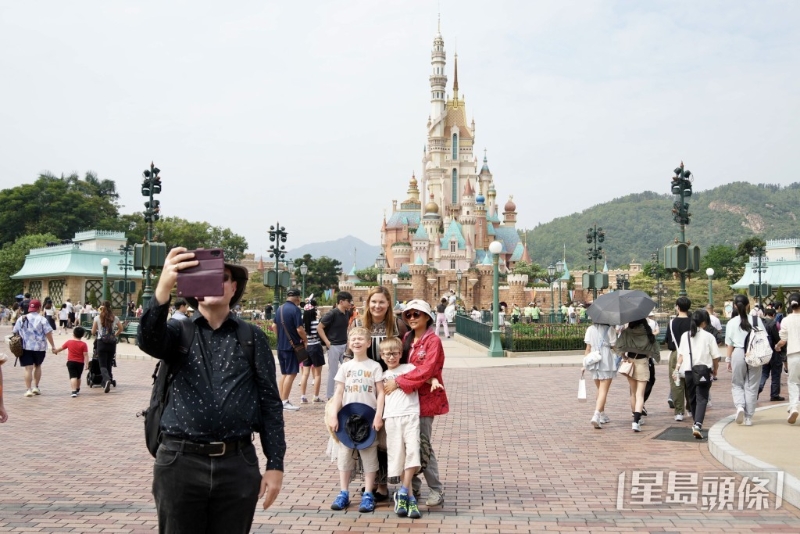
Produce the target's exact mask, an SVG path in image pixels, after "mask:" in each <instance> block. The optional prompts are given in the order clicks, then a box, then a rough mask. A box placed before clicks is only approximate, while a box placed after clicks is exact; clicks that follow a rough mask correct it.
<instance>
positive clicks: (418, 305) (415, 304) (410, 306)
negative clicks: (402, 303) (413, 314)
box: [403, 299, 436, 323]
mask: <svg viewBox="0 0 800 534" xmlns="http://www.w3.org/2000/svg"><path fill="white" fill-rule="evenodd" d="M408 310H419V311H421V312H422V313H424V314H425V315H427V316H428V317H430V318H431V321H433V322H434V323H435V322H436V317H434V316H433V313H431V306H430V304H428V303H427V302H425V301H424V300H421V299H414V300H410V301H408V303H407V304H406V308H405V309H404V310H403V313H404V314H405V313H406V312H407V311H408Z"/></svg>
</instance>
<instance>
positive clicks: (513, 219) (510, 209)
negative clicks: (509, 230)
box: [503, 195, 517, 226]
mask: <svg viewBox="0 0 800 534" xmlns="http://www.w3.org/2000/svg"><path fill="white" fill-rule="evenodd" d="M503 224H505V225H507V226H515V225H516V224H517V205H516V204H514V195H509V197H508V202H506V205H505V211H504V212H503Z"/></svg>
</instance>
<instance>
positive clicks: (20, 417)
mask: <svg viewBox="0 0 800 534" xmlns="http://www.w3.org/2000/svg"><path fill="white" fill-rule="evenodd" d="M4 330H5V327H3V328H0V334H4V333H5V331H4ZM59 339H60V340H63V339H66V338H65V337H63V336H60V337H59ZM445 345H446V353H447V358H448V363H447V366H446V369H445V372H444V381H445V387H446V388H447V392H448V396H449V399H450V407H451V412H450V414H448V415H446V416H442V417H439V418H437V419H436V421H435V423H434V437H433V446H434V449H435V451H436V454H437V456H438V458H439V463H440V471H441V473H440V474H441V477H442V480H443V481H444V483H445V487H446V489H445V492H446V496H445V505H444V506H443V507H439V508H432V509H429V508H428V507H426V506H425V505H424V504H423V505H422V506H421V509H422V513H423V517H422V518H421V519H418V520H409V519H401V518H398V517H396V516H395V514H394V513H393V512H392V510H391V508H390V507H389V506H387V505H385V504H383V505H379V506H378V508H377V509H376V511H375V512H374V513H372V514H359V513H358V512H357V503H358V500H359V496H358V492H357V489H358V488H359V487H360V485H357V484H355V483H354V484H353V485H352V486H351V493H355V495H354V497H353V502H354V505H351V507H350V509H349V510H348V511H347V512H334V511H332V510H330V508H329V506H330V502H331V501H332V500H333V497H334V496H335V494H336V492H337V489H338V474H337V471H336V467H335V465H333V464H331V463H330V461H329V459H327V458H326V456H325V447H326V444H327V440H328V437H327V432H326V431H325V429H324V427H323V423H322V418H323V405H303V406H302V407H301V409H300V410H299V411H298V412H284V413H285V416H286V437H287V453H286V472H285V478H284V485H283V489H282V491H281V494H280V496H279V497H278V499H277V501H276V502H275V504H274V505H273V506H272V507H271V508H270V509H269V510H268V511H262V510H261V509H260V508H259V509H257V511H256V515H255V522H254V526H253V530H254V531H257V532H275V533H278V532H284V533H295V532H377V531H383V532H415V531H416V532H419V531H425V532H443V533H447V532H453V533H455V532H459V533H463V532H467V533H469V532H480V533H494V532H503V533H512V532H541V531H544V532H548V531H555V532H576V531H592V532H721V531H725V532H726V533H735V532H778V531H780V532H800V510H798V509H797V508H795V507H794V506H792V505H791V504H789V503H787V502H783V503H782V504H781V505H780V507H779V508H778V509H775V498H774V495H772V494H770V496H769V498H768V500H767V501H768V502H767V504H768V507H767V509H761V510H758V509H744V510H739V509H737V505H736V503H734V505H733V506H732V509H731V510H705V509H703V508H704V507H703V506H702V503H701V502H700V499H698V500H697V504H695V505H685V504H663V502H664V501H665V500H666V498H667V477H668V473H669V472H676V471H677V472H683V473H695V474H696V475H697V477H698V479H699V480H705V479H708V480H712V479H714V480H715V479H719V478H720V477H722V478H725V477H729V478H733V479H735V481H736V484H737V485H740V484H741V483H742V482H743V478H742V476H739V475H736V474H735V473H733V472H732V471H730V470H729V469H728V468H726V467H725V466H724V465H722V464H721V463H720V462H719V461H717V460H716V459H715V458H714V457H713V456H712V454H711V453H710V451H709V444H708V443H707V442H706V441H705V440H704V441H702V442H697V441H691V442H686V443H681V442H673V441H662V440H656V439H654V438H655V437H656V436H658V435H659V434H661V433H662V432H663V431H664V430H666V429H668V428H670V427H680V428H681V429H682V430H683V431H685V432H686V433H689V432H690V430H689V428H690V423H689V422H688V421H686V422H682V423H677V422H675V421H674V420H673V417H672V412H671V410H669V409H668V407H667V405H666V402H665V399H666V396H667V379H666V375H667V370H666V366H664V365H661V366H659V367H658V373H659V374H658V381H657V382H656V386H655V389H654V392H653V395H652V398H651V400H650V402H649V403H648V405H649V406H648V408H649V411H650V416H649V417H647V418H646V424H645V426H644V427H643V431H642V432H641V433H638V434H637V433H633V432H632V431H631V428H630V408H629V403H628V398H627V389H628V388H627V384H626V383H625V382H623V381H622V380H615V381H614V383H613V384H612V387H611V393H610V398H609V401H608V405H607V410H606V413H607V414H608V415H609V416H610V417H611V421H612V422H611V423H610V424H608V425H605V427H604V428H603V429H602V430H594V429H593V428H592V427H591V425H590V424H589V419H590V418H591V416H592V412H593V402H592V401H591V400H590V401H589V402H588V403H587V402H585V401H583V402H582V401H578V400H577V399H576V392H577V381H578V376H579V374H580V370H579V367H576V366H575V364H576V362H578V361H580V356H578V355H574V354H573V355H552V356H549V357H546V358H525V359H522V358H513V359H512V358H509V359H493V360H492V359H488V358H487V357H486V356H484V355H483V354H481V352H480V351H475V350H472V349H469V348H468V347H465V346H463V345H461V344H459V343H457V342H455V341H454V340H446V343H445ZM3 348H4V347H3ZM119 354H120V358H119V365H118V367H117V368H116V369H115V377H116V379H117V380H118V383H119V386H118V387H117V388H116V389H114V390H112V392H111V393H109V394H104V393H103V391H102V390H101V389H98V388H95V389H88V388H87V387H86V385H85V384H84V385H83V387H82V390H81V394H80V396H79V397H78V398H76V399H73V398H71V397H70V396H69V382H68V379H67V371H66V367H65V364H64V362H65V359H66V358H65V356H64V355H59V356H53V355H48V356H47V359H46V361H45V364H44V367H43V371H44V376H43V380H42V383H41V388H42V395H41V396H38V397H33V398H25V397H23V393H24V385H23V381H22V371H21V369H20V368H19V367H16V368H15V367H13V363H9V364H7V365H5V366H4V368H3V374H4V379H5V380H4V381H5V401H6V407H7V409H8V412H9V421H8V422H7V423H5V424H3V425H0V443H2V462H0V466H1V467H0V531H2V532H120V533H122V532H151V531H153V530H154V529H157V521H156V516H155V508H154V505H153V499H152V495H151V493H150V488H151V483H152V463H153V460H152V457H151V456H150V455H149V453H148V452H147V450H146V448H145V446H144V439H143V431H142V420H141V419H140V418H137V417H136V415H135V414H136V412H137V411H139V410H141V409H142V408H144V407H146V406H147V404H148V401H149V395H150V386H151V378H150V375H151V373H152V371H153V363H152V361H149V360H148V359H146V358H145V357H144V356H142V355H141V353H140V352H139V351H138V349H137V348H136V347H135V346H134V345H133V344H130V345H128V344H126V343H124V342H123V343H122V344H120V346H119ZM137 358H138V359H137ZM324 379H325V372H324V371H323V380H324ZM323 384H324V382H323ZM588 390H589V397H590V399H591V397H592V396H593V395H594V386H593V384H591V383H590V384H589V385H588ZM711 391H712V393H711V395H712V402H713V406H712V407H711V408H710V409H709V412H708V414H707V418H706V428H711V427H712V425H713V424H714V423H715V422H717V421H719V420H724V419H725V418H727V417H728V416H730V414H732V413H733V411H734V410H733V405H732V402H731V396H730V387H729V383H727V382H726V381H725V377H724V376H723V377H722V379H721V380H720V381H718V382H717V383H715V385H714V387H713V388H712V390H711ZM785 391H786V387H785V384H784V386H783V392H784V394H785ZM323 394H324V385H323ZM299 396H300V394H299V388H298V387H297V386H295V388H294V389H293V394H292V400H293V402H295V403H299ZM770 405H774V404H770V403H762V406H770ZM779 411H780V412H782V413H783V414H785V406H784V407H783V408H781V407H778V408H772V409H770V410H769V413H770V414H774V413H778V412H779ZM764 413H765V412H764ZM764 413H762V412H759V414H757V415H756V417H755V420H754V421H755V424H754V426H753V427H749V428H747V429H745V428H744V427H738V428H731V429H730V431H733V432H734V433H736V434H738V435H739V438H741V437H742V436H741V434H742V433H743V432H744V431H745V430H747V431H749V432H750V433H751V435H750V436H749V438H750V439H752V438H754V437H758V436H766V438H765V439H767V442H768V444H769V443H770V439H771V438H769V437H768V436H769V435H771V434H768V432H771V431H772V430H773V429H774V428H778V427H780V425H779V424H778V423H779V422H780V421H779V419H780V418H778V420H777V423H771V422H769V421H772V420H773V419H774V417H772V416H770V417H767V416H766V415H764ZM783 425H784V427H785V428H782V427H781V428H780V431H781V432H784V433H786V434H785V435H784V437H782V438H781V440H791V441H785V442H784V441H774V440H773V441H772V442H771V446H772V447H774V448H785V449H786V450H791V447H793V446H794V443H795V442H796V439H797V438H796V436H797V434H794V433H793V432H800V429H795V428H793V427H789V426H788V425H786V424H785V423H783ZM728 432H729V431H728V430H725V431H724V432H723V431H722V430H721V431H720V433H726V434H727V433H728ZM787 436H788V437H787ZM792 437H794V438H793V439H792ZM734 438H736V436H732V437H731V440H732V441H733V440H734ZM737 439H738V438H737ZM743 439H744V441H747V439H748V436H744V438H743ZM738 446H740V445H737V447H738ZM746 446H747V444H746V443H745V444H743V445H741V447H746ZM755 446H756V447H763V446H762V445H758V444H757V445H755ZM769 446H770V445H768V447H769ZM788 457H789V458H790V459H791V455H789V456H788ZM261 463H262V466H263V456H262V459H261ZM640 471H647V472H655V473H658V472H661V473H663V477H664V480H663V488H661V490H662V491H661V492H660V493H659V494H658V497H659V498H660V500H661V501H662V503H660V504H659V503H655V504H649V505H640V504H636V503H635V502H634V499H633V497H632V493H631V491H630V485H631V479H632V477H633V476H634V474H635V473H636V472H640ZM621 475H622V476H623V477H624V480H625V484H626V485H625V486H623V488H622V491H618V490H619V481H620V476H621ZM423 500H424V497H423ZM745 508H746V506H745Z"/></svg>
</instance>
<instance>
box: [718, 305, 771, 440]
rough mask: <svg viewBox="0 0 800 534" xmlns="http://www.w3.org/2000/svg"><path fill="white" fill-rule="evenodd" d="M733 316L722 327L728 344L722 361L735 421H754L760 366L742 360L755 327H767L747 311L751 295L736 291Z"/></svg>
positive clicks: (762, 328) (760, 328)
mask: <svg viewBox="0 0 800 534" xmlns="http://www.w3.org/2000/svg"><path fill="white" fill-rule="evenodd" d="M733 305H734V309H733V317H732V318H731V320H730V321H728V324H727V325H726V328H725V344H726V345H727V346H728V349H727V350H728V352H727V357H726V358H725V362H726V363H727V364H728V372H730V373H732V375H731V393H732V395H733V404H734V406H736V424H739V425H741V424H742V423H744V425H745V426H752V425H753V415H754V414H755V413H756V403H757V402H758V383H759V381H760V379H761V369H759V368H758V367H750V366H749V365H747V363H746V362H745V361H744V356H745V352H746V351H747V342H748V340H749V337H750V334H752V333H753V330H754V328H758V329H759V330H762V331H763V330H766V326H764V322H763V321H762V320H761V318H760V317H758V316H757V315H750V314H748V313H747V308H749V307H750V299H748V298H747V297H746V296H745V295H736V297H734V299H733Z"/></svg>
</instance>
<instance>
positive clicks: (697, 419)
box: [582, 293, 800, 439]
mask: <svg viewBox="0 0 800 534" xmlns="http://www.w3.org/2000/svg"><path fill="white" fill-rule="evenodd" d="M691 308H692V303H691V301H690V300H689V299H688V298H687V297H679V298H678V299H677V300H676V301H675V310H674V311H675V315H674V316H673V317H672V318H671V319H670V320H669V321H668V322H667V327H666V335H665V338H664V341H665V343H666V348H667V350H669V352H670V356H669V362H668V373H667V376H668V380H669V384H670V393H669V397H668V398H667V404H668V405H669V408H670V410H672V413H673V416H674V418H675V421H678V422H680V421H683V420H684V418H685V417H690V418H691V422H692V426H691V431H692V434H693V436H694V437H695V438H697V439H702V438H703V434H702V429H703V423H704V419H705V414H706V410H707V408H708V407H709V406H710V405H711V402H710V390H711V388H712V386H713V384H714V382H715V381H718V380H719V379H720V378H721V377H720V369H719V368H720V362H721V360H722V358H723V353H724V358H725V367H726V368H727V371H728V372H729V373H730V381H731V397H732V400H733V404H734V406H735V407H736V414H735V417H734V420H735V422H736V423H737V424H741V425H745V426H752V425H753V418H754V416H755V410H756V405H757V402H758V397H759V395H760V394H761V392H762V391H763V390H764V389H765V387H766V382H767V380H770V379H771V380H772V383H771V385H770V398H769V400H770V401H772V402H780V401H784V400H786V399H785V397H783V396H781V394H780V388H781V384H780V379H781V376H780V373H781V371H782V370H785V371H786V372H788V374H789V377H788V389H789V416H788V419H787V421H788V423H789V424H794V423H795V422H796V421H797V419H798V414H799V413H800V293H792V294H791V295H789V299H788V309H790V310H791V313H790V314H789V315H788V316H786V317H784V316H783V313H782V303H781V302H775V303H774V304H773V305H770V306H767V307H765V308H764V309H760V308H756V307H753V308H751V307H750V302H749V299H748V298H747V296H745V295H736V296H735V298H734V300H733V306H732V310H731V315H732V316H731V318H730V320H729V321H728V323H727V325H726V327H725V329H724V330H725V331H724V334H723V333H722V324H721V322H720V320H719V318H718V317H717V316H716V314H715V313H714V308H713V306H712V305H710V304H709V305H708V306H706V307H705V308H699V309H695V310H694V311H692V309H691ZM756 332H765V333H766V336H767V338H768V340H769V346H770V350H771V351H772V355H771V357H770V356H769V353H767V355H766V356H767V357H770V359H769V361H768V362H767V363H766V364H764V365H763V366H760V367H759V366H756V365H753V364H752V362H751V363H750V364H748V363H747V362H746V361H745V354H746V352H747V350H748V347H749V346H750V343H751V339H752V336H754V335H755V333H756ZM658 334H659V325H658V323H657V322H656V321H655V319H654V314H653V313H652V312H650V314H649V315H648V317H645V318H642V319H637V320H634V321H631V322H629V323H627V324H625V325H611V324H599V323H595V324H592V325H591V326H589V327H588V328H587V330H586V334H585V337H584V343H585V352H584V354H585V359H584V367H583V369H582V372H583V373H585V372H586V371H589V372H590V374H591V378H592V379H593V380H594V382H595V385H596V388H597V393H596V397H595V407H594V414H593V416H592V418H591V420H590V423H591V425H592V426H593V427H594V428H597V429H601V428H603V425H604V424H607V423H609V422H610V419H609V417H608V416H607V415H606V414H605V407H606V401H607V398H608V391H609V389H610V387H611V382H612V381H613V379H614V378H616V376H617V375H618V374H624V375H625V376H626V378H627V382H628V390H629V396H630V405H631V417H632V423H631V427H632V430H633V431H634V432H640V431H641V425H643V424H644V419H643V418H644V417H645V416H647V409H646V408H645V403H646V401H647V399H648V397H649V396H650V392H651V391H652V388H653V384H654V383H655V381H656V367H655V366H656V364H658V363H660V360H661V347H660V345H659V343H658V341H657V340H656V336H657V335H658ZM623 363H625V365H624V366H623V365H622V364H623ZM793 372H794V374H792V373H793Z"/></svg>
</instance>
